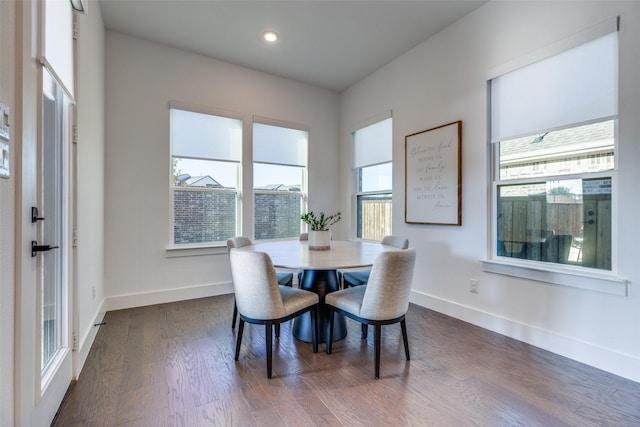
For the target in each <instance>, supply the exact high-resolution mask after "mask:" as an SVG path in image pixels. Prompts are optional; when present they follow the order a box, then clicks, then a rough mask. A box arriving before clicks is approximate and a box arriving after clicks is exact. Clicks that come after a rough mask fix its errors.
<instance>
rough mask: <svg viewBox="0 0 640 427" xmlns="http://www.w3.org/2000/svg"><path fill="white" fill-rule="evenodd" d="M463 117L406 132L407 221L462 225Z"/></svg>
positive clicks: (412, 222) (410, 222)
mask: <svg viewBox="0 0 640 427" xmlns="http://www.w3.org/2000/svg"><path fill="white" fill-rule="evenodd" d="M461 134H462V121H457V122H453V123H448V124H446V125H442V126H438V127H435V128H432V129H427V130H423V131H420V132H416V133H413V134H411V135H407V136H405V199H404V200H405V209H404V212H405V213H404V215H405V222H406V223H409V224H441V225H462V207H461V202H462V173H461V166H462V165H461V159H462V156H461V144H462V139H461Z"/></svg>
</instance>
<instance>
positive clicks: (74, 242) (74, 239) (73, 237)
mask: <svg viewBox="0 0 640 427" xmlns="http://www.w3.org/2000/svg"><path fill="white" fill-rule="evenodd" d="M71 247H73V248H76V247H78V230H73V233H72V235H71Z"/></svg>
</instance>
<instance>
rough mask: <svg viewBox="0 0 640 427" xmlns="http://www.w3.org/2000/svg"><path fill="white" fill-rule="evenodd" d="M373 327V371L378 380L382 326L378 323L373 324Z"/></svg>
mask: <svg viewBox="0 0 640 427" xmlns="http://www.w3.org/2000/svg"><path fill="white" fill-rule="evenodd" d="M374 326H375V335H374V338H373V339H374V343H373V345H374V347H375V349H376V356H375V371H376V379H378V378H380V340H381V339H382V333H381V332H382V325H381V324H379V323H376V324H374Z"/></svg>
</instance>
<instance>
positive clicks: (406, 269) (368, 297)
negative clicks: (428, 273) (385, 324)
mask: <svg viewBox="0 0 640 427" xmlns="http://www.w3.org/2000/svg"><path fill="white" fill-rule="evenodd" d="M415 262H416V251H415V249H407V250H404V251H388V252H383V253H381V254H380V255H378V256H377V257H376V260H375V261H374V263H373V267H372V268H371V275H370V276H369V282H368V284H367V288H366V290H365V293H364V298H363V300H362V307H361V309H360V317H363V318H365V319H371V320H386V319H395V318H396V317H400V316H402V315H404V314H405V313H406V312H407V310H408V309H409V297H410V295H411V281H412V280H413V269H414V266H415Z"/></svg>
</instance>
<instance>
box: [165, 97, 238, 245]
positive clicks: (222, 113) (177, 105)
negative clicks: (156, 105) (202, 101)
mask: <svg viewBox="0 0 640 427" xmlns="http://www.w3.org/2000/svg"><path fill="white" fill-rule="evenodd" d="M172 109H176V110H182V111H188V112H192V113H198V114H205V115H209V116H216V117H221V118H226V119H232V120H238V121H240V124H241V126H240V127H241V129H242V131H243V134H242V137H241V140H240V147H239V150H240V153H241V154H240V160H239V161H231V160H224V159H218V158H207V157H195V156H175V155H174V149H173V141H172V138H171V110H172ZM168 113H169V121H168V123H169V245H168V246H167V255H168V256H169V257H174V256H189V255H195V254H200V252H194V250H198V249H202V248H217V247H223V248H226V241H223V240H221V241H209V242H198V243H175V192H176V191H190V192H206V193H212V194H213V193H222V194H230V193H231V194H233V193H235V200H236V209H235V224H236V226H235V233H234V234H235V235H240V234H241V230H242V194H243V191H242V190H243V188H242V168H243V154H242V152H243V145H244V144H243V140H244V118H243V116H242V115H241V114H238V113H235V112H231V111H227V110H222V109H217V108H212V107H206V106H202V105H194V104H189V103H184V102H179V101H169V108H168ZM176 157H179V158H182V159H189V160H206V161H216V162H230V163H236V164H237V169H236V175H237V176H236V185H237V188H236V189H229V188H204V187H193V188H188V189H178V188H177V187H176V186H175V185H174V182H173V160H174V159H175V158H176ZM175 251H179V252H175ZM211 253H217V251H213V252H211Z"/></svg>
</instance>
